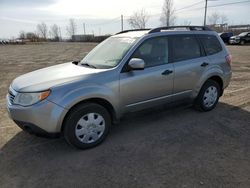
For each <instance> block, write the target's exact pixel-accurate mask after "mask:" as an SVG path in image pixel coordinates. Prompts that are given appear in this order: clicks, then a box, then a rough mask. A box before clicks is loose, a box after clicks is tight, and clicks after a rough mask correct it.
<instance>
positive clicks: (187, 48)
mask: <svg viewBox="0 0 250 188" xmlns="http://www.w3.org/2000/svg"><path fill="white" fill-rule="evenodd" d="M171 39H172V50H173V61H174V62H176V61H183V60H188V59H193V58H198V57H201V49H200V45H199V43H198V41H197V40H196V38H195V37H194V36H185V35H183V36H182V35H178V36H173V37H171Z"/></svg>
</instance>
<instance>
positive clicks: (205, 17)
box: [204, 0, 207, 26]
mask: <svg viewBox="0 0 250 188" xmlns="http://www.w3.org/2000/svg"><path fill="white" fill-rule="evenodd" d="M206 19H207V0H206V3H205V15H204V26H206Z"/></svg>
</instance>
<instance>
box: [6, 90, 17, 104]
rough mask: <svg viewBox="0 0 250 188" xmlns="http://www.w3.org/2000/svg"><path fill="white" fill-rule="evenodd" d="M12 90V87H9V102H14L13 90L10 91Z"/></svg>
mask: <svg viewBox="0 0 250 188" xmlns="http://www.w3.org/2000/svg"><path fill="white" fill-rule="evenodd" d="M11 90H12V88H10V89H9V95H8V98H9V102H10V104H13V102H14V99H15V96H16V95H15V94H14V92H13V91H11Z"/></svg>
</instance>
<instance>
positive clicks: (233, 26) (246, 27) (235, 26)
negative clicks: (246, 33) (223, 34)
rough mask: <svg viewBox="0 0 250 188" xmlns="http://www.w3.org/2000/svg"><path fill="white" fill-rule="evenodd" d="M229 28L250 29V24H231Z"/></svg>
mask: <svg viewBox="0 0 250 188" xmlns="http://www.w3.org/2000/svg"><path fill="white" fill-rule="evenodd" d="M228 29H231V30H250V25H249V24H248V25H230V26H228Z"/></svg>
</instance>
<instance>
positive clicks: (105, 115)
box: [63, 103, 111, 149]
mask: <svg viewBox="0 0 250 188" xmlns="http://www.w3.org/2000/svg"><path fill="white" fill-rule="evenodd" d="M110 125H111V118H110V114H109V112H108V111H107V110H106V109H105V108H104V107H103V106H101V105H98V104H93V103H91V104H83V105H80V106H77V107H76V108H75V109H73V110H72V111H71V112H70V114H69V115H68V116H67V118H66V120H65V126H64V130H63V134H64V137H65V139H66V141H67V142H68V143H69V144H71V145H73V146H75V147H77V148H80V149H86V148H91V147H94V146H96V145H98V144H100V143H101V142H102V141H103V140H104V139H105V138H106V136H107V134H108V132H109V129H110Z"/></svg>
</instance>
